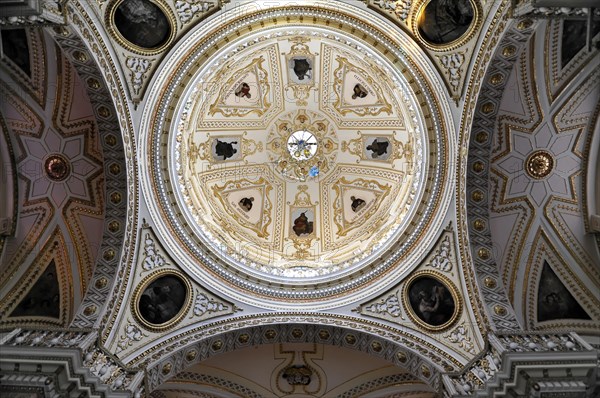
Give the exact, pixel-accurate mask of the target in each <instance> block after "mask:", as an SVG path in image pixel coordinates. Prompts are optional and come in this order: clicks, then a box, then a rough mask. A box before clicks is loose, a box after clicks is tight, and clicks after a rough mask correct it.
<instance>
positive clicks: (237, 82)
mask: <svg viewBox="0 0 600 398" xmlns="http://www.w3.org/2000/svg"><path fill="white" fill-rule="evenodd" d="M336 7H337V6H336ZM339 7H342V8H344V7H346V8H348V10H347V12H340V11H339V10H337V8H339ZM339 7H337V8H336V10H334V11H332V10H330V9H328V8H327V6H323V7H321V3H319V7H316V6H310V7H309V6H303V7H301V8H300V7H272V8H268V7H267V8H266V9H264V10H260V11H256V12H250V13H249V15H248V16H247V17H243V18H242V17H240V16H239V15H237V14H235V13H233V14H231V15H229V14H223V17H222V18H219V19H218V20H212V21H209V22H207V23H206V24H205V25H203V26H202V28H201V29H199V30H198V31H194V32H193V34H191V35H189V36H188V37H187V38H186V39H184V40H183V41H180V42H178V43H177V47H176V48H175V49H174V51H177V52H178V54H181V55H180V57H181V59H184V60H185V62H183V63H181V62H180V63H175V62H174V61H173V62H171V60H168V61H167V62H166V63H165V65H164V67H163V68H161V71H160V73H159V75H157V79H158V80H157V82H156V85H153V87H152V88H151V91H150V93H149V94H148V98H149V101H150V102H149V103H148V104H147V106H146V109H145V110H144V118H143V123H142V128H141V130H142V131H147V132H148V134H149V135H148V137H147V139H146V137H142V138H141V139H140V142H142V143H143V144H142V148H141V149H140V150H141V151H142V152H144V153H146V154H148V159H149V164H148V170H149V172H148V173H147V179H145V180H144V182H143V183H142V189H143V190H144V194H145V195H147V197H148V198H149V200H148V202H149V203H150V212H151V213H152V218H153V220H156V222H157V228H158V229H159V231H160V232H161V233H162V234H163V235H164V236H165V237H166V241H165V246H166V248H167V249H168V250H169V251H170V252H171V253H172V255H174V256H177V258H179V259H180V260H181V262H180V263H179V265H181V266H182V267H183V268H184V269H185V270H186V272H187V273H188V275H190V276H192V277H194V278H198V280H202V281H207V282H208V283H212V284H214V285H215V288H217V289H221V290H227V291H228V292H230V293H231V295H232V296H233V297H235V298H236V299H240V300H245V301H247V302H252V303H259V304H260V305H261V306H268V307H277V308H281V307H287V306H293V307H294V308H309V307H310V308H315V302H318V303H319V304H318V305H319V306H320V308H326V307H329V306H333V305H339V303H340V302H344V301H346V300H350V296H349V295H348V294H347V293H349V292H356V290H358V289H361V290H362V294H365V295H366V294H369V293H371V292H373V291H375V290H379V289H382V288H384V287H385V283H383V284H382V283H381V282H382V281H391V280H393V278H396V277H399V276H400V275H401V274H406V273H408V272H409V271H410V269H411V268H413V267H414V266H415V265H416V263H417V261H418V259H419V258H420V256H421V254H422V252H423V251H424V250H425V248H426V247H427V242H430V241H432V240H433V239H434V234H433V233H432V231H433V230H434V228H435V226H436V225H439V224H440V223H441V222H442V219H443V214H444V209H446V208H447V205H448V203H449V200H450V199H451V194H450V192H451V190H450V189H449V184H450V183H451V180H452V178H451V173H452V172H453V171H452V170H451V169H447V168H446V165H447V164H448V163H447V162H446V160H447V156H448V153H449V151H448V150H449V146H450V144H451V142H450V141H449V139H448V135H447V132H448V129H447V127H448V126H449V125H451V124H452V123H450V119H451V116H450V112H449V110H448V109H446V106H445V104H443V103H440V102H438V101H437V100H436V98H437V96H436V95H435V91H436V90H437V88H439V87H441V86H440V85H432V84H431V83H432V82H431V81H430V78H434V76H435V74H434V73H433V72H432V71H431V70H429V67H428V66H427V64H426V62H425V57H424V54H423V53H422V52H420V51H419V50H417V47H416V46H410V45H409V43H411V41H410V40H411V38H410V37H408V36H400V37H396V36H393V37H390V36H388V35H387V32H384V31H381V30H379V29H378V28H377V27H376V26H373V25H372V24H371V23H370V20H369V19H368V18H366V16H363V17H364V19H358V18H357V17H356V15H360V13H361V11H360V10H359V9H356V8H355V7H354V6H351V5H347V4H346V5H344V4H341V3H340V5H339ZM350 11H351V12H350ZM332 12H333V14H332ZM363 12H366V11H364V10H363ZM290 15H294V18H291V17H290ZM332 15H335V18H336V21H337V23H336V27H335V28H333V27H332V26H331V18H332ZM228 18H230V19H228ZM273 21H275V22H273ZM307 21H308V22H307ZM365 21H366V22H365ZM267 22H268V23H267ZM249 23H251V25H249ZM242 27H244V28H243V29H244V32H245V33H244V34H240V33H239V32H241V30H238V29H240V28H242ZM249 27H251V28H252V29H249ZM207 32H210V34H206V33H207ZM397 41H399V42H397ZM365 43H367V44H365ZM400 49H402V50H400ZM404 49H408V50H407V51H409V50H410V53H406V52H405V50H404ZM212 82H219V84H217V85H214V84H213V83H212ZM363 289H364V290H363Z"/></svg>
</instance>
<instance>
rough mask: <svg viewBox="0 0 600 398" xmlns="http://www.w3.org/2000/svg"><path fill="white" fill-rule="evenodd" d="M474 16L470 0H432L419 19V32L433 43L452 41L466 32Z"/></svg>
mask: <svg viewBox="0 0 600 398" xmlns="http://www.w3.org/2000/svg"><path fill="white" fill-rule="evenodd" d="M473 16H474V10H473V6H472V5H471V1H470V0H432V1H430V2H429V3H428V4H427V6H425V10H424V11H423V16H422V18H420V20H419V25H418V26H419V33H420V34H421V36H422V37H423V38H424V39H425V40H427V41H428V42H430V43H433V44H446V43H450V42H452V41H454V40H456V39H458V38H460V37H461V36H462V35H463V34H465V32H466V31H467V30H468V29H469V26H471V22H472V21H473Z"/></svg>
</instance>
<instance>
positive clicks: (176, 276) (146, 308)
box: [131, 270, 192, 332]
mask: <svg viewBox="0 0 600 398" xmlns="http://www.w3.org/2000/svg"><path fill="white" fill-rule="evenodd" d="M191 304H192V285H191V283H190V282H189V281H188V279H187V278H186V277H185V276H184V275H183V274H182V273H181V272H179V271H175V270H159V271H155V272H153V273H152V274H150V275H148V276H147V277H146V278H144V280H142V282H141V283H140V284H139V285H138V286H137V287H136V288H135V291H134V293H133V300H132V301H131V306H132V308H131V310H132V313H133V315H134V317H135V318H136V320H137V321H138V322H139V323H140V324H141V325H142V326H143V327H144V328H146V329H148V330H151V331H154V332H158V331H163V330H166V329H169V328H172V327H173V326H175V325H176V324H177V323H179V321H181V319H183V317H184V316H185V314H186V313H187V312H188V310H189V309H190V306H191Z"/></svg>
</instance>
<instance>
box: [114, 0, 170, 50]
mask: <svg viewBox="0 0 600 398" xmlns="http://www.w3.org/2000/svg"><path fill="white" fill-rule="evenodd" d="M111 22H112V24H114V28H115V29H116V30H117V31H118V33H119V34H120V35H121V36H122V38H124V39H125V40H126V41H127V42H129V43H131V44H133V45H134V46H137V47H139V48H141V49H149V50H153V49H157V48H160V47H162V46H164V45H165V44H167V42H168V41H169V39H170V38H171V36H172V31H173V28H172V26H171V24H170V23H169V18H168V17H167V15H166V14H165V12H164V11H163V10H162V9H161V7H159V6H158V5H157V4H156V3H154V2H152V1H149V0H123V1H122V2H120V3H118V5H117V6H116V7H115V8H114V13H113V16H112V21H111Z"/></svg>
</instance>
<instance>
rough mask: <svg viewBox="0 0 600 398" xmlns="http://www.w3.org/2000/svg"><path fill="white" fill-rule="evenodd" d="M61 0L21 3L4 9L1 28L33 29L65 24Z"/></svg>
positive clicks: (0, 23) (10, 4) (30, 0)
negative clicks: (34, 27)
mask: <svg viewBox="0 0 600 398" xmlns="http://www.w3.org/2000/svg"><path fill="white" fill-rule="evenodd" d="M65 22H66V18H65V12H64V8H63V5H62V2H61V1H60V0H41V1H33V0H27V1H19V2H11V3H9V5H8V6H3V7H2V17H0V26H1V27H10V28H15V27H32V26H48V25H62V24H65Z"/></svg>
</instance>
